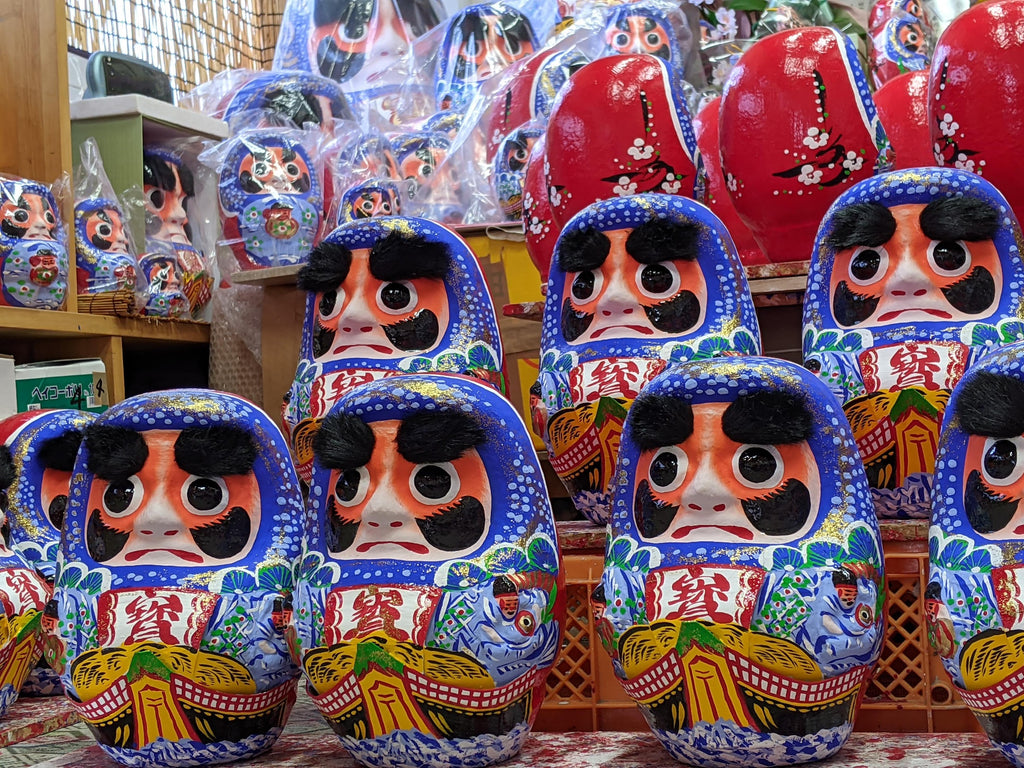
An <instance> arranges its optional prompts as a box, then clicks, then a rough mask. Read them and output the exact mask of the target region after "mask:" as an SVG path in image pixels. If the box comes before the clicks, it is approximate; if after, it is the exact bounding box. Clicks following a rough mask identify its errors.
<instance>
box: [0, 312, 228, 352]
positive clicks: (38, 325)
mask: <svg viewBox="0 0 1024 768" xmlns="http://www.w3.org/2000/svg"><path fill="white" fill-rule="evenodd" d="M89 336H121V337H124V338H126V339H129V340H135V339H144V340H147V341H167V342H177V343H183V344H209V343H210V326H209V324H208V323H193V322H178V321H172V320H158V319H156V318H143V317H139V318H136V317H114V316H112V315H86V314H80V313H77V312H54V311H50V310H44V309H24V308H22V307H0V337H5V338H11V337H14V338H32V339H40V338H43V339H53V338H84V337H89Z"/></svg>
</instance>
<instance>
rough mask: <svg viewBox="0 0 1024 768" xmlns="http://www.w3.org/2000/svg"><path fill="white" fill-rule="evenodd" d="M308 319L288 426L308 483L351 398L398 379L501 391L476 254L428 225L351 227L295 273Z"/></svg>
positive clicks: (392, 222) (382, 222)
mask: <svg viewBox="0 0 1024 768" xmlns="http://www.w3.org/2000/svg"><path fill="white" fill-rule="evenodd" d="M299 287H300V288H301V289H303V290H305V291H306V293H307V299H306V319H305V321H304V323H303V327H302V344H301V348H300V353H299V365H298V368H297V370H296V372H295V381H294V383H293V384H292V387H291V389H290V390H289V392H288V394H287V395H286V401H285V406H284V422H285V428H286V429H287V430H288V432H289V436H290V440H291V445H292V455H293V456H294V457H295V461H296V465H297V466H298V469H299V473H300V475H301V476H302V477H303V479H304V480H307V481H308V480H309V473H310V471H311V467H312V459H313V456H312V443H311V441H312V438H313V434H314V433H315V432H316V428H317V425H318V424H319V422H320V419H321V418H323V417H324V416H326V415H327V412H328V411H329V410H330V409H331V407H332V406H333V405H334V403H335V402H336V401H337V400H338V398H339V397H340V396H341V395H342V394H343V393H344V392H346V391H347V390H349V389H351V388H353V387H355V386H358V385H360V384H365V383H367V382H369V381H373V380H375V379H380V378H383V377H386V376H394V375H396V374H400V373H416V372H423V371H443V372H448V373H465V374H469V375H471V376H475V377H477V378H480V379H483V380H484V381H487V382H489V383H491V384H492V385H493V386H495V387H501V386H502V385H503V383H502V373H501V371H502V352H501V337H500V336H499V335H498V321H497V318H496V316H495V312H494V305H493V302H492V301H491V294H490V292H489V291H488V289H487V284H486V282H485V281H484V277H483V273H482V272H481V270H480V265H479V263H478V262H477V259H476V256H475V255H474V254H473V251H472V250H470V248H469V246H468V245H467V244H466V242H465V241H464V240H463V239H462V238H460V237H459V236H458V235H457V234H455V233H454V232H452V231H451V230H449V229H446V228H445V227H443V226H442V225H440V224H437V223H435V222H432V221H428V220H426V219H415V218H407V217H401V216H385V217H377V218H370V219H361V220H359V221H353V222H351V223H349V224H345V225H343V226H341V227H338V228H337V229H336V230H334V232H332V233H331V234H330V235H328V236H327V237H326V238H324V240H323V242H322V243H320V245H318V246H317V247H316V248H315V249H314V250H313V253H312V254H311V255H310V259H309V264H308V265H307V266H305V267H303V269H302V270H301V271H300V272H299Z"/></svg>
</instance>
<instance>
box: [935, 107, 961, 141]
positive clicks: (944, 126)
mask: <svg viewBox="0 0 1024 768" xmlns="http://www.w3.org/2000/svg"><path fill="white" fill-rule="evenodd" d="M939 130H940V131H941V132H942V135H943V136H956V132H957V131H958V130H960V123H958V122H957V121H956V120H954V119H953V116H952V115H951V114H949V112H947V113H946V114H944V115H943V116H942V122H940V123H939Z"/></svg>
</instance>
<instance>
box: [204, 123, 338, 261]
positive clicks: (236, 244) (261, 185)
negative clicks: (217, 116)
mask: <svg viewBox="0 0 1024 768" xmlns="http://www.w3.org/2000/svg"><path fill="white" fill-rule="evenodd" d="M217 188H218V191H219V193H220V206H221V213H222V219H223V222H224V238H225V240H226V241H227V243H228V245H229V246H230V247H231V252H232V253H233V254H234V255H235V259H236V260H237V261H238V265H239V267H241V268H242V269H258V268H260V267H283V266H287V265H289V264H298V263H300V262H304V261H305V260H306V259H307V258H308V257H309V252H310V250H311V249H312V248H313V243H314V242H315V240H316V237H317V235H318V233H319V231H320V220H321V217H322V215H323V213H322V211H323V196H322V194H321V185H320V173H319V170H318V169H317V166H316V165H315V164H314V162H313V159H312V157H311V155H310V153H309V151H308V150H307V149H306V148H305V147H304V146H303V144H302V142H301V141H299V140H298V139H297V138H296V136H295V134H294V133H293V134H292V135H289V134H288V133H287V132H282V131H278V130H275V129H261V130H255V131H246V132H245V133H243V134H242V135H241V136H239V137H237V138H234V139H231V140H230V142H229V148H228V151H227V153H226V155H225V157H224V161H223V163H222V164H221V166H220V181H219V183H218V187H217Z"/></svg>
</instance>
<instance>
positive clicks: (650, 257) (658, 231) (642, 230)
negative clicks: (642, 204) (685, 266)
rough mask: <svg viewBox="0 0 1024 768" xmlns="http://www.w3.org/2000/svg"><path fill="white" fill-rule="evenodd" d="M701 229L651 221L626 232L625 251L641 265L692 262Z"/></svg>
mask: <svg viewBox="0 0 1024 768" xmlns="http://www.w3.org/2000/svg"><path fill="white" fill-rule="evenodd" d="M699 237H700V227H699V226H698V225H697V224H693V223H690V222H681V221H670V220H669V219H651V220H650V221H645V222H644V223H643V224H641V225H640V226H639V227H637V228H636V229H634V230H633V231H632V232H630V233H629V237H627V238H626V251H627V252H628V253H629V255H630V256H632V257H633V260H634V261H637V262H639V263H640V264H657V263H658V262H661V261H673V260H675V259H683V260H685V261H695V260H696V258H697V241H698V238H699Z"/></svg>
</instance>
